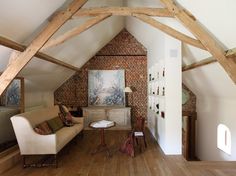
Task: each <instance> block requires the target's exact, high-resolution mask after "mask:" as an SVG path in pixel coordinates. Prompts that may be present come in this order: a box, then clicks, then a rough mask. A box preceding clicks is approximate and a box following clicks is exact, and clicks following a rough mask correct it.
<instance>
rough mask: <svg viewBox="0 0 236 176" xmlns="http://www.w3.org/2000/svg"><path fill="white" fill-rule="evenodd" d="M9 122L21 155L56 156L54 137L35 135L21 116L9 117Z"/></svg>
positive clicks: (53, 135) (51, 135) (52, 135)
mask: <svg viewBox="0 0 236 176" xmlns="http://www.w3.org/2000/svg"><path fill="white" fill-rule="evenodd" d="M11 122H12V125H13V129H14V132H15V135H16V139H17V142H18V145H19V148H20V152H21V154H22V155H37V154H56V153H57V149H56V135H55V134H50V135H40V134H38V133H36V132H35V131H34V130H33V128H32V126H31V124H30V122H29V121H28V120H27V119H26V118H24V117H23V116H17V115H16V116H13V117H11Z"/></svg>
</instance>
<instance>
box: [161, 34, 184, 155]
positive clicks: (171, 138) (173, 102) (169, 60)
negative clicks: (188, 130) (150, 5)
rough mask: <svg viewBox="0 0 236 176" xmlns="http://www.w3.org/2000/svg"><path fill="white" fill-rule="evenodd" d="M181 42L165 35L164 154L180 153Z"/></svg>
mask: <svg viewBox="0 0 236 176" xmlns="http://www.w3.org/2000/svg"><path fill="white" fill-rule="evenodd" d="M181 49H182V46H181V42H180V41H179V40H176V39H173V38H172V37H169V36H167V35H165V68H166V76H165V84H166V95H165V101H166V102H165V106H166V107H165V111H166V118H165V120H166V122H165V124H166V130H165V131H166V147H165V153H166V154H182V84H181V83H182V74H181V72H182V71H181V68H182V65H181V62H182V53H181V51H182V50H181Z"/></svg>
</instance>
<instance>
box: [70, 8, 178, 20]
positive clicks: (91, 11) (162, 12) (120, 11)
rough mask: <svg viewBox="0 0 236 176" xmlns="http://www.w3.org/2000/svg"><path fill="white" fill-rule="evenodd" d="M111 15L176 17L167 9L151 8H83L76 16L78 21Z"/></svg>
mask: <svg viewBox="0 0 236 176" xmlns="http://www.w3.org/2000/svg"><path fill="white" fill-rule="evenodd" d="M106 13H111V14H112V15H113V16H132V14H133V13H140V14H145V15H148V16H159V17H171V18H173V17H174V15H173V13H171V12H170V11H169V10H168V9H166V8H150V7H92V8H82V9H80V10H79V11H78V12H77V13H76V14H75V15H74V16H73V19H76V18H78V17H81V16H97V15H99V14H106Z"/></svg>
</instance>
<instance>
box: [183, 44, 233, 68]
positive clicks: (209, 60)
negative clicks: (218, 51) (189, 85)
mask: <svg viewBox="0 0 236 176" xmlns="http://www.w3.org/2000/svg"><path fill="white" fill-rule="evenodd" d="M225 56H226V57H227V59H230V58H234V60H235V61H236V57H235V56H236V48H233V49H230V50H227V51H225ZM215 62H217V60H216V59H215V58H214V57H209V58H206V59H203V60H201V61H199V62H195V63H193V64H190V65H186V66H183V67H182V71H183V72H184V71H188V70H192V69H194V68H198V67H201V66H204V65H208V64H211V63H215Z"/></svg>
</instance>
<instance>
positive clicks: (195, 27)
mask: <svg viewBox="0 0 236 176" xmlns="http://www.w3.org/2000/svg"><path fill="white" fill-rule="evenodd" d="M161 2H162V3H163V4H164V5H165V6H166V7H167V8H168V9H169V11H170V12H171V13H174V15H175V17H176V18H177V19H178V20H179V21H180V22H181V23H182V24H183V25H184V26H185V27H186V28H187V29H188V30H189V31H190V32H191V33H192V34H193V35H194V36H195V37H196V38H197V39H198V40H200V41H201V43H202V44H203V45H204V46H205V47H206V49H207V50H208V51H209V52H210V53H211V54H212V56H213V57H214V58H215V59H217V61H218V62H219V64H220V65H221V66H222V67H223V68H224V70H225V71H226V73H227V74H228V75H229V77H230V78H231V79H232V80H233V82H234V83H235V84H236V63H235V61H234V60H233V59H227V58H226V56H225V52H224V49H223V48H222V47H221V46H220V44H219V43H218V42H217V41H216V40H215V39H214V38H213V37H212V36H211V35H210V34H209V33H208V32H207V31H206V30H205V29H204V28H203V27H202V26H201V25H200V24H199V23H198V22H197V20H196V18H195V17H194V16H193V15H192V14H191V13H190V12H188V11H187V10H186V9H183V8H181V7H179V6H178V5H177V4H176V3H175V2H174V1H173V0H161Z"/></svg>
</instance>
